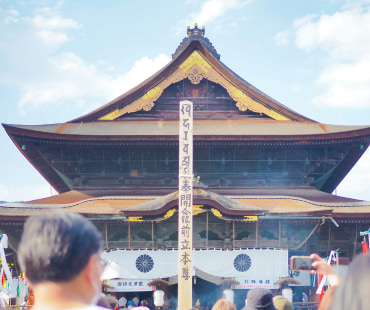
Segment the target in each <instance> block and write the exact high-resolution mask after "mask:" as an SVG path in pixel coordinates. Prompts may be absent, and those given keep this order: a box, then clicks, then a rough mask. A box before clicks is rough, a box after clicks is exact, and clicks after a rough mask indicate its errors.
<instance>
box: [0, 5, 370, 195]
mask: <svg viewBox="0 0 370 310" xmlns="http://www.w3.org/2000/svg"><path fill="white" fill-rule="evenodd" d="M369 8H370V0H366V1H365V0H362V1H361V0H359V1H345V0H327V1H322V0H310V1H306V0H289V1H288V0H279V1H276V0H244V1H242V0H208V1H207V0H203V1H200V0H184V1H182V0H176V1H173V0H159V1H151V0H142V1H138V0H104V1H91V0H78V1H76V0H65V1H53V0H27V1H26V0H0V107H1V113H0V122H1V123H7V124H50V123H63V122H66V121H69V120H72V119H74V118H76V117H78V116H80V115H82V114H85V113H87V112H89V111H91V110H93V109H95V108H97V107H99V106H101V105H103V104H105V103H107V102H108V101H110V100H111V99H113V98H115V97H117V96H119V95H121V94H122V93H124V92H125V91H127V90H129V89H130V88H132V87H134V86H136V85H137V84H138V83H140V82H141V81H143V80H144V79H145V78H147V77H149V76H150V75H152V74H153V73H155V72H156V71H157V70H159V69H160V68H161V67H163V66H164V65H165V64H166V63H168V62H169V61H170V59H171V55H172V54H173V53H174V52H175V50H176V48H177V46H178V45H179V43H180V42H181V41H182V39H183V38H184V37H185V36H186V27H187V26H191V27H193V25H194V23H198V25H199V27H202V26H205V30H206V37H208V38H209V39H210V41H211V42H212V44H213V45H214V47H215V48H216V49H217V52H218V53H219V54H220V55H221V61H222V62H223V63H224V64H226V65H227V66H228V67H229V68H231V69H232V70H233V71H235V72H236V73H237V74H238V75H240V76H241V77H243V78H244V79H245V80H246V81H248V82H249V83H251V84H253V85H254V86H255V87H257V88H258V89H260V90H261V91H263V92H265V93H267V94H268V95H269V96H271V97H273V98H274V99H276V100H278V101H280V102H281V103H282V104H284V105H286V106H288V107H290V108H291V109H293V110H295V111H297V112H299V113H301V114H304V115H306V116H308V117H310V118H312V119H314V120H317V121H319V122H321V123H326V124H341V125H370V117H369V116H370V87H369V86H370V12H369ZM0 145H1V149H0V150H1V151H0V201H1V200H5V201H19V200H31V199H37V198H41V197H46V196H49V195H50V194H55V191H53V190H52V189H51V188H50V186H49V184H48V183H47V182H46V181H45V180H44V179H43V178H42V177H41V176H40V175H39V174H38V173H37V171H36V170H35V169H34V168H33V167H32V165H31V164H30V163H28V161H27V160H26V159H25V158H23V156H22V155H21V153H20V152H19V151H18V150H17V149H16V147H15V146H14V144H13V143H12V142H11V140H10V138H9V137H8V136H7V135H6V133H5V131H4V129H3V128H0ZM369 152H370V151H367V152H366V153H365V155H364V156H363V157H362V158H361V159H360V161H359V162H358V163H357V164H356V166H355V167H354V168H353V169H352V171H351V172H350V173H349V174H348V176H347V177H346V178H345V179H344V181H343V182H342V183H341V184H340V185H339V186H338V188H337V194H338V195H340V196H346V197H351V198H357V199H364V200H369V201H370V190H369V184H370V155H369Z"/></svg>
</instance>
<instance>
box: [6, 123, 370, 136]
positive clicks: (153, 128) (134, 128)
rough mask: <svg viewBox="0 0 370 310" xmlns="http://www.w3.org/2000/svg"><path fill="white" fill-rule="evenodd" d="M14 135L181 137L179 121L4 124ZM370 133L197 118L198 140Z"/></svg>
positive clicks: (369, 132)
mask: <svg viewBox="0 0 370 310" xmlns="http://www.w3.org/2000/svg"><path fill="white" fill-rule="evenodd" d="M4 127H5V128H6V130H7V132H8V133H10V134H16V135H24V136H28V137H33V138H37V137H38V138H46V139H48V138H49V139H58V140H59V139H68V140H78V139H86V138H87V136H92V137H91V138H90V139H89V140H102V139H104V140H106V138H107V137H110V140H121V139H123V140H126V139H127V140H132V139H134V140H138V137H145V138H147V139H154V140H161V138H160V137H162V136H165V137H166V139H169V138H171V137H172V139H174V140H177V139H178V132H179V124H178V121H159V122H158V121H146V122H145V126H143V123H142V122H140V121H121V122H94V123H86V124H77V123H66V124H53V125H4ZM368 135H370V127H369V126H341V125H325V124H320V123H313V122H299V123H298V122H293V121H272V120H253V121H251V120H198V121H197V120H196V121H194V140H203V139H206V138H207V137H216V136H217V137H223V139H226V140H233V138H234V139H235V138H237V139H238V140H253V138H258V139H263V140H275V139H279V140H282V139H283V140H291V139H294V138H302V137H307V139H311V140H316V139H317V140H320V139H333V138H355V137H361V136H368Z"/></svg>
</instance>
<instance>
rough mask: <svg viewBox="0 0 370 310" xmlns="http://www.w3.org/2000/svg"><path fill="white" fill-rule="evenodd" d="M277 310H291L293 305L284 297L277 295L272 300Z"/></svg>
mask: <svg viewBox="0 0 370 310" xmlns="http://www.w3.org/2000/svg"><path fill="white" fill-rule="evenodd" d="M272 301H273V303H274V306H275V308H276V309H277V310H293V309H294V307H293V303H292V302H291V301H290V300H289V299H287V298H285V297H284V296H281V295H277V296H275V297H274V298H273V299H272Z"/></svg>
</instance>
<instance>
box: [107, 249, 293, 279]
mask: <svg viewBox="0 0 370 310" xmlns="http://www.w3.org/2000/svg"><path fill="white" fill-rule="evenodd" d="M103 256H104V258H105V259H106V260H107V261H108V267H107V268H106V270H105V272H104V273H103V276H102V279H103V280H107V279H156V278H169V277H172V276H176V275H177V250H168V251H166V250H158V251H155V250H116V251H111V252H104V253H103ZM193 267H196V268H198V269H200V270H201V271H203V272H206V273H208V274H210V275H214V276H218V277H239V278H245V279H248V280H258V279H268V278H271V279H272V278H274V279H275V278H276V277H277V278H278V279H279V277H286V276H288V250H281V249H247V250H222V249H220V250H216V249H212V250H193Z"/></svg>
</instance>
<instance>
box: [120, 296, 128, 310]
mask: <svg viewBox="0 0 370 310" xmlns="http://www.w3.org/2000/svg"><path fill="white" fill-rule="evenodd" d="M126 304H127V299H126V298H125V297H121V298H120V299H118V309H119V310H124V309H127V308H126Z"/></svg>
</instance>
